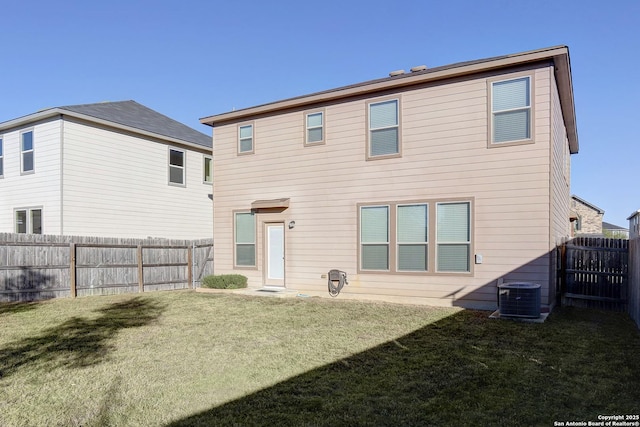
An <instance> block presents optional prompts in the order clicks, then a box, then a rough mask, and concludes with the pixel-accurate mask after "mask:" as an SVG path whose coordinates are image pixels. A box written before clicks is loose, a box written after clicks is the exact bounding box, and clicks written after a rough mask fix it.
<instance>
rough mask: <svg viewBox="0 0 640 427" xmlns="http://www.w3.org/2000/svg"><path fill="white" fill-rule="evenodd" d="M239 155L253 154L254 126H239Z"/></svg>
mask: <svg viewBox="0 0 640 427" xmlns="http://www.w3.org/2000/svg"><path fill="white" fill-rule="evenodd" d="M238 153H253V125H252V124H250V125H241V126H238Z"/></svg>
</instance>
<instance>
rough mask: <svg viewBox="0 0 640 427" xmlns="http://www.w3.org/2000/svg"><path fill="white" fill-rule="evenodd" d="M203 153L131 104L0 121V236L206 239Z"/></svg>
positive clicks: (185, 134)
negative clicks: (12, 234)
mask: <svg viewBox="0 0 640 427" xmlns="http://www.w3.org/2000/svg"><path fill="white" fill-rule="evenodd" d="M211 146H212V142H211V136H208V135H206V134H204V133H201V132H198V131H196V130H195V129H192V128H190V127H188V126H186V125H184V124H182V123H179V122H177V121H175V120H173V119H171V118H169V117H166V116H164V115H162V114H160V113H158V112H156V111H154V110H151V109H149V108H147V107H145V106H143V105H141V104H138V103H137V102H135V101H121V102H104V103H97V104H85V105H71V106H64V107H57V108H49V109H45V110H41V111H38V112H36V113H33V114H29V115H27V116H24V117H19V118H16V119H13V120H9V121H6V122H3V123H0V232H17V233H38V234H56V235H90V236H105V237H136V238H145V237H150V236H151V237H165V238H182V239H192V238H202V237H210V236H211V230H212V228H213V219H212V201H211V197H212V196H211V192H212V191H211V182H212V157H211Z"/></svg>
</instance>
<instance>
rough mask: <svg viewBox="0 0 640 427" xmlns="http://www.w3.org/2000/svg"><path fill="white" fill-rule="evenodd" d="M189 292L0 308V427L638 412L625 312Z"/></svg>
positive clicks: (413, 422)
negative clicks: (500, 315) (545, 312)
mask: <svg viewBox="0 0 640 427" xmlns="http://www.w3.org/2000/svg"><path fill="white" fill-rule="evenodd" d="M488 314H489V313H487V312H481V311H470V310H460V309H455V308H447V309H444V308H431V307H422V306H402V305H392V304H380V303H359V302H353V301H344V300H339V299H337V300H329V299H317V298H305V299H294V298H291V299H279V298H267V297H246V296H239V295H227V294H199V293H193V292H182V291H178V292H156V293H147V294H142V295H122V296H112V297H111V296H110V297H88V298H78V299H76V300H72V299H62V300H53V301H47V302H41V303H31V304H0V426H3V427H10V426H190V425H201V426H210V425H214V426H215V425H223V426H224V425H239V426H251V425H269V426H286V425H294V426H295V425H305V426H357V425H361V426H379V425H389V426H400V425H407V426H423V425H456V426H460V425H478V426H489V425H523V426H535V425H543V426H551V425H553V423H554V421H561V422H566V421H590V420H591V421H597V420H598V419H597V417H598V415H625V414H626V415H633V414H640V334H639V333H638V330H637V329H636V328H635V325H634V324H633V322H632V321H631V320H630V319H629V318H628V316H627V315H625V314H620V313H606V312H599V311H593V310H580V309H557V310H556V311H554V313H552V314H551V316H550V317H549V318H548V320H547V321H546V322H545V323H544V324H530V323H522V322H513V321H499V320H491V319H488Z"/></svg>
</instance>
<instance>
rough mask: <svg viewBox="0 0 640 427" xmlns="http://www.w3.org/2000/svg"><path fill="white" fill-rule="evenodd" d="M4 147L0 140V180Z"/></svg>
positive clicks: (2, 172)
mask: <svg viewBox="0 0 640 427" xmlns="http://www.w3.org/2000/svg"><path fill="white" fill-rule="evenodd" d="M3 148H4V146H3V145H2V138H0V178H1V177H3V176H4V151H3Z"/></svg>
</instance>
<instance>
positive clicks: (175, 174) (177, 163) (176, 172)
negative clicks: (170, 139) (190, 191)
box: [169, 148, 185, 185]
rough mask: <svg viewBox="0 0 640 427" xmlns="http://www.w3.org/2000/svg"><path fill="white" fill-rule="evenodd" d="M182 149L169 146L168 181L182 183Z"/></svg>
mask: <svg viewBox="0 0 640 427" xmlns="http://www.w3.org/2000/svg"><path fill="white" fill-rule="evenodd" d="M184 156H185V153H184V151H181V150H176V149H175V148H169V183H170V184H178V185H184V163H185V162H184Z"/></svg>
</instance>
